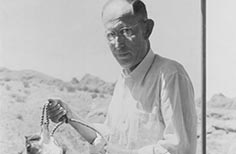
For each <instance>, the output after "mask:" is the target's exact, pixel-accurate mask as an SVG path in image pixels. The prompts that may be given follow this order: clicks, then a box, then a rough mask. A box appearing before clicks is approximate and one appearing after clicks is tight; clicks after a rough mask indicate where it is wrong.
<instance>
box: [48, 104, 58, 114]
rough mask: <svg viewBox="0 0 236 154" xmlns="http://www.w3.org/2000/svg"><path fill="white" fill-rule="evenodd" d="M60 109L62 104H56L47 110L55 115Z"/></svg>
mask: <svg viewBox="0 0 236 154" xmlns="http://www.w3.org/2000/svg"><path fill="white" fill-rule="evenodd" d="M60 108H61V105H60V104H56V105H55V106H53V107H50V106H48V108H47V110H48V113H53V112H55V111H57V110H59V109H60Z"/></svg>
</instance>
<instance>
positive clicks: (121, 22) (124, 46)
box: [103, 9, 147, 69]
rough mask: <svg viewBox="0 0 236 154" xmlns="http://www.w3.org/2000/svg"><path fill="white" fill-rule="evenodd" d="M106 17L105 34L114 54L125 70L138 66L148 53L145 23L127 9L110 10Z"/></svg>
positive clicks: (105, 14)
mask: <svg viewBox="0 0 236 154" xmlns="http://www.w3.org/2000/svg"><path fill="white" fill-rule="evenodd" d="M119 11H120V12H119ZM104 16H105V19H104V20H103V21H104V25H105V31H106V32H105V33H106V37H107V40H108V44H109V47H110V49H111V51H112V54H113V55H114V57H115V58H116V60H117V61H118V62H119V64H120V65H121V66H122V67H123V68H125V69H130V68H131V67H134V66H136V65H137V64H138V63H140V61H141V60H142V59H143V58H144V57H145V55H146V52H147V51H146V46H147V43H146V42H147V41H146V40H145V39H144V36H143V21H142V20H140V18H138V17H135V16H134V15H132V13H131V12H129V10H127V9H119V10H118V11H117V10H116V9H114V10H112V9H110V10H108V11H106V12H105V13H104Z"/></svg>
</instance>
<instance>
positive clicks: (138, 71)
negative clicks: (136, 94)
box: [121, 49, 155, 79]
mask: <svg viewBox="0 0 236 154" xmlns="http://www.w3.org/2000/svg"><path fill="white" fill-rule="evenodd" d="M154 57H155V54H154V53H153V51H152V50H151V49H150V50H149V51H148V53H147V55H146V56H145V57H144V59H143V60H142V61H141V63H140V64H139V65H138V66H137V67H136V68H135V69H134V70H133V71H132V72H130V73H128V74H127V73H125V71H124V69H123V70H122V71H121V75H122V77H123V78H125V79H128V78H131V79H137V78H140V77H142V76H144V75H145V74H146V73H147V71H148V68H149V67H150V65H151V64H152V62H153V59H154Z"/></svg>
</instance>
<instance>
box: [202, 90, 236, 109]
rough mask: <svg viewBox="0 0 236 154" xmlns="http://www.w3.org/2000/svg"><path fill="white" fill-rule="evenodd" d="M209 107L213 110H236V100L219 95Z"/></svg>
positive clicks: (212, 99)
mask: <svg viewBox="0 0 236 154" xmlns="http://www.w3.org/2000/svg"><path fill="white" fill-rule="evenodd" d="M207 105H208V107H212V108H224V109H236V98H228V97H226V96H225V95H224V94H222V93H219V94H215V95H213V96H212V97H211V99H210V100H209V101H208V102H207Z"/></svg>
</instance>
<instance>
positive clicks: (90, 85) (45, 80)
mask: <svg viewBox="0 0 236 154" xmlns="http://www.w3.org/2000/svg"><path fill="white" fill-rule="evenodd" d="M0 81H6V82H8V81H20V82H23V83H24V84H25V85H26V86H27V84H44V85H48V86H55V87H57V88H58V89H60V90H67V91H69V92H74V91H76V90H80V91H88V92H95V93H104V94H112V93H113V90H114V86H115V84H114V83H108V82H105V81H103V80H102V79H100V78H98V77H96V76H93V75H91V74H86V75H85V76H84V77H83V78H82V79H81V80H78V79H77V78H75V77H74V78H72V80H71V81H70V82H65V81H63V80H61V79H58V78H54V77H51V76H48V75H46V74H43V73H40V72H37V71H33V70H21V71H14V70H10V69H7V68H3V67H2V68H0Z"/></svg>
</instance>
